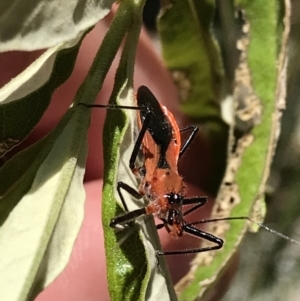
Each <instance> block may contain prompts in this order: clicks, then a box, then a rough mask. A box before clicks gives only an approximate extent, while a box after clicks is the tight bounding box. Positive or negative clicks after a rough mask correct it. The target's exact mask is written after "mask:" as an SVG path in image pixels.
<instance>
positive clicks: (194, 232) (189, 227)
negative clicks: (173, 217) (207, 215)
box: [156, 224, 223, 256]
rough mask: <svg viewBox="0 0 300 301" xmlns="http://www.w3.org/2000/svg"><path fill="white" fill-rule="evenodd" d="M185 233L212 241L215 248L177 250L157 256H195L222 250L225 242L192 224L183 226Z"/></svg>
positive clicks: (158, 253)
mask: <svg viewBox="0 0 300 301" xmlns="http://www.w3.org/2000/svg"><path fill="white" fill-rule="evenodd" d="M183 231H185V232H186V233H188V234H190V235H193V236H195V237H197V238H202V239H205V240H208V241H211V242H213V243H215V244H216V245H215V246H211V247H203V248H194V249H186V250H177V251H156V255H157V256H162V255H183V254H194V253H201V252H207V251H212V250H218V249H221V248H222V246H223V240H222V239H220V238H218V237H216V236H214V235H212V234H210V233H207V232H205V231H202V230H200V229H198V228H196V227H194V226H192V225H190V224H186V225H184V226H183Z"/></svg>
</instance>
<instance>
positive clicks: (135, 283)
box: [102, 1, 177, 301]
mask: <svg viewBox="0 0 300 301" xmlns="http://www.w3.org/2000/svg"><path fill="white" fill-rule="evenodd" d="M122 4H123V5H124V7H123V8H122V9H124V8H125V7H126V10H127V13H128V16H129V17H130V19H131V23H130V25H129V27H128V28H127V30H128V33H127V35H126V40H125V45H124V48H123V51H122V56H121V60H120V63H119V67H118V69H117V72H116V76H115V84H114V89H113V92H112V94H111V97H110V103H112V104H116V103H117V104H122V105H128V106H132V105H134V101H133V88H132V86H133V71H134V61H135V53H136V47H137V42H138V38H139V33H140V29H141V19H142V18H141V16H142V9H143V6H144V2H143V1H137V2H134V1H128V2H125V1H124V2H122ZM122 9H121V6H120V7H119V10H118V12H122ZM123 27H124V26H123ZM136 114H137V113H136V111H135V110H126V114H125V112H123V111H121V110H108V112H107V115H106V122H105V126H104V131H103V144H104V163H105V166H104V184H103V200H102V215H103V218H102V222H103V228H104V238H105V250H106V259H107V278H108V285H109V293H110V298H111V300H113V301H114V300H116V301H118V300H132V301H133V300H134V301H136V300H143V301H144V300H149V301H156V300H158V299H161V300H165V301H167V300H176V299H177V298H176V295H175V292H174V289H173V284H172V281H171V278H170V276H169V274H168V270H167V267H166V263H165V260H164V258H161V259H160V260H159V265H157V258H156V255H155V251H156V250H158V249H160V243H159V239H158V234H157V230H156V227H155V224H154V221H153V217H152V216H148V217H147V216H141V217H140V218H138V219H137V221H136V223H135V226H134V227H132V228H130V229H126V230H124V231H121V232H120V233H117V234H116V233H115V231H114V230H113V229H112V228H111V227H109V224H110V221H111V219H112V218H114V217H116V216H117V215H118V214H120V213H121V212H122V211H121V210H120V206H121V204H120V199H119V196H118V193H117V191H116V185H117V182H118V181H124V182H126V184H128V185H130V186H132V187H134V188H136V187H137V181H136V179H135V177H134V175H133V174H132V171H131V170H130V169H129V166H128V165H129V158H130V156H131V152H132V150H133V147H134V143H135V139H136V136H137V135H136V134H137V133H136V130H137V129H136V126H137V125H136ZM124 197H125V201H126V204H127V206H128V209H129V210H130V211H131V210H134V209H137V208H141V207H143V206H145V204H144V203H143V202H142V201H141V200H139V201H135V200H133V198H132V197H131V196H130V195H128V194H124Z"/></svg>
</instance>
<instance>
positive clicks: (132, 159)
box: [129, 111, 150, 170]
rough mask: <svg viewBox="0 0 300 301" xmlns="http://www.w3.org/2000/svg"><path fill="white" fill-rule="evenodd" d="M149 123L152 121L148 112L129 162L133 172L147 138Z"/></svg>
mask: <svg viewBox="0 0 300 301" xmlns="http://www.w3.org/2000/svg"><path fill="white" fill-rule="evenodd" d="M149 121H150V114H149V112H148V111H147V114H146V117H145V120H144V122H143V126H142V128H141V130H140V132H139V135H138V138H137V139H136V142H135V144H134V148H133V151H132V153H131V156H130V160H129V168H130V169H131V170H132V169H134V163H135V161H136V157H137V155H138V153H139V150H140V148H141V145H142V143H143V139H144V136H145V133H146V131H147V129H148V125H149Z"/></svg>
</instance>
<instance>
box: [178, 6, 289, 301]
mask: <svg viewBox="0 0 300 301" xmlns="http://www.w3.org/2000/svg"><path fill="white" fill-rule="evenodd" d="M236 5H237V6H238V7H239V9H241V12H242V15H243V19H244V22H245V23H244V25H243V32H242V37H241V39H240V40H239V41H238V43H237V45H238V48H239V50H240V51H241V53H240V61H239V64H238V66H237V69H236V73H235V87H234V94H233V98H234V100H235V108H236V110H235V119H236V126H237V127H238V129H239V130H240V136H239V137H237V138H236V139H237V140H236V141H233V140H232V141H231V144H230V150H229V158H228V165H227V170H226V174H225V177H224V180H223V183H222V186H221V189H220V191H219V194H218V198H217V201H216V204H215V206H214V209H213V213H212V216H213V218H219V217H228V216H251V215H252V212H253V210H255V211H256V212H258V211H263V210H264V202H263V197H264V192H265V189H266V187H265V185H266V180H267V177H268V175H269V168H270V164H271V160H272V157H273V153H274V148H275V145H276V139H277V135H276V133H278V128H279V121H280V115H281V114H280V108H281V107H282V100H283V98H284V97H285V96H284V95H285V93H284V91H285V86H280V82H281V79H282V76H283V75H284V74H285V71H286V60H285V54H286V37H287V33H286V31H285V35H284V39H283V44H282V45H283V47H282V50H281V53H280V55H279V56H278V54H277V46H278V45H277V40H278V38H279V37H278V36H277V35H278V31H277V20H278V15H277V6H276V3H275V2H268V4H266V2H265V1H237V2H236ZM286 26H287V27H286V28H287V31H288V28H289V25H288V24H287V23H286ZM266 37H267V38H266ZM278 61H279V66H280V68H279V70H277V64H278ZM276 85H277V91H276ZM273 116H276V118H273ZM231 139H233V137H231ZM233 143H235V147H234V148H233ZM257 208H258V209H257ZM256 218H257V217H256ZM261 218H263V216H261ZM228 227H230V230H229V231H228V232H227V228H228ZM207 230H208V232H210V233H212V234H215V235H217V236H219V237H222V238H224V240H225V245H224V247H223V249H222V250H220V251H219V252H210V253H203V254H198V255H197V257H196V258H195V260H194V261H193V264H192V269H193V270H195V271H194V272H192V270H191V272H190V273H189V274H188V275H187V276H186V277H185V278H183V279H182V280H181V281H180V283H179V284H178V285H177V286H176V288H177V289H178V290H180V291H181V292H182V293H181V295H180V299H181V300H193V299H194V298H196V296H199V295H202V294H203V292H204V291H205V289H206V288H208V287H209V286H211V284H212V283H213V281H214V280H215V279H216V278H217V277H218V273H219V272H220V271H221V270H222V269H223V268H224V267H225V265H226V264H227V263H228V261H229V259H230V257H231V256H232V254H234V251H235V250H236V248H237V246H238V245H239V243H240V241H241V239H242V237H243V234H244V233H245V231H246V230H247V223H245V222H243V221H238V222H235V223H234V224H233V223H232V224H231V223H230V224H229V223H224V224H223V222H222V223H220V222H218V223H217V224H215V225H208V227H207ZM204 263H205V266H203V265H204ZM208 263H209V265H208ZM201 265H202V266H201ZM200 266H201V268H200ZM197 267H199V269H197ZM199 291H200V293H199Z"/></svg>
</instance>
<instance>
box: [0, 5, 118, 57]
mask: <svg viewBox="0 0 300 301" xmlns="http://www.w3.org/2000/svg"><path fill="white" fill-rule="evenodd" d="M112 3H113V1H112V0H101V1H67V2H61V1H57V0H56V1H34V2H30V3H25V2H23V1H14V2H8V1H1V3H0V52H4V51H10V50H26V51H32V50H36V49H45V48H49V47H53V46H56V45H58V44H61V43H65V42H68V41H70V40H73V39H75V38H77V37H78V36H80V35H81V34H82V32H84V31H86V30H87V29H88V28H90V27H92V26H93V25H95V24H96V23H97V22H98V21H99V20H101V19H102V18H104V17H105V16H106V15H107V14H108V13H109V11H110V8H111V5H112Z"/></svg>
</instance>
